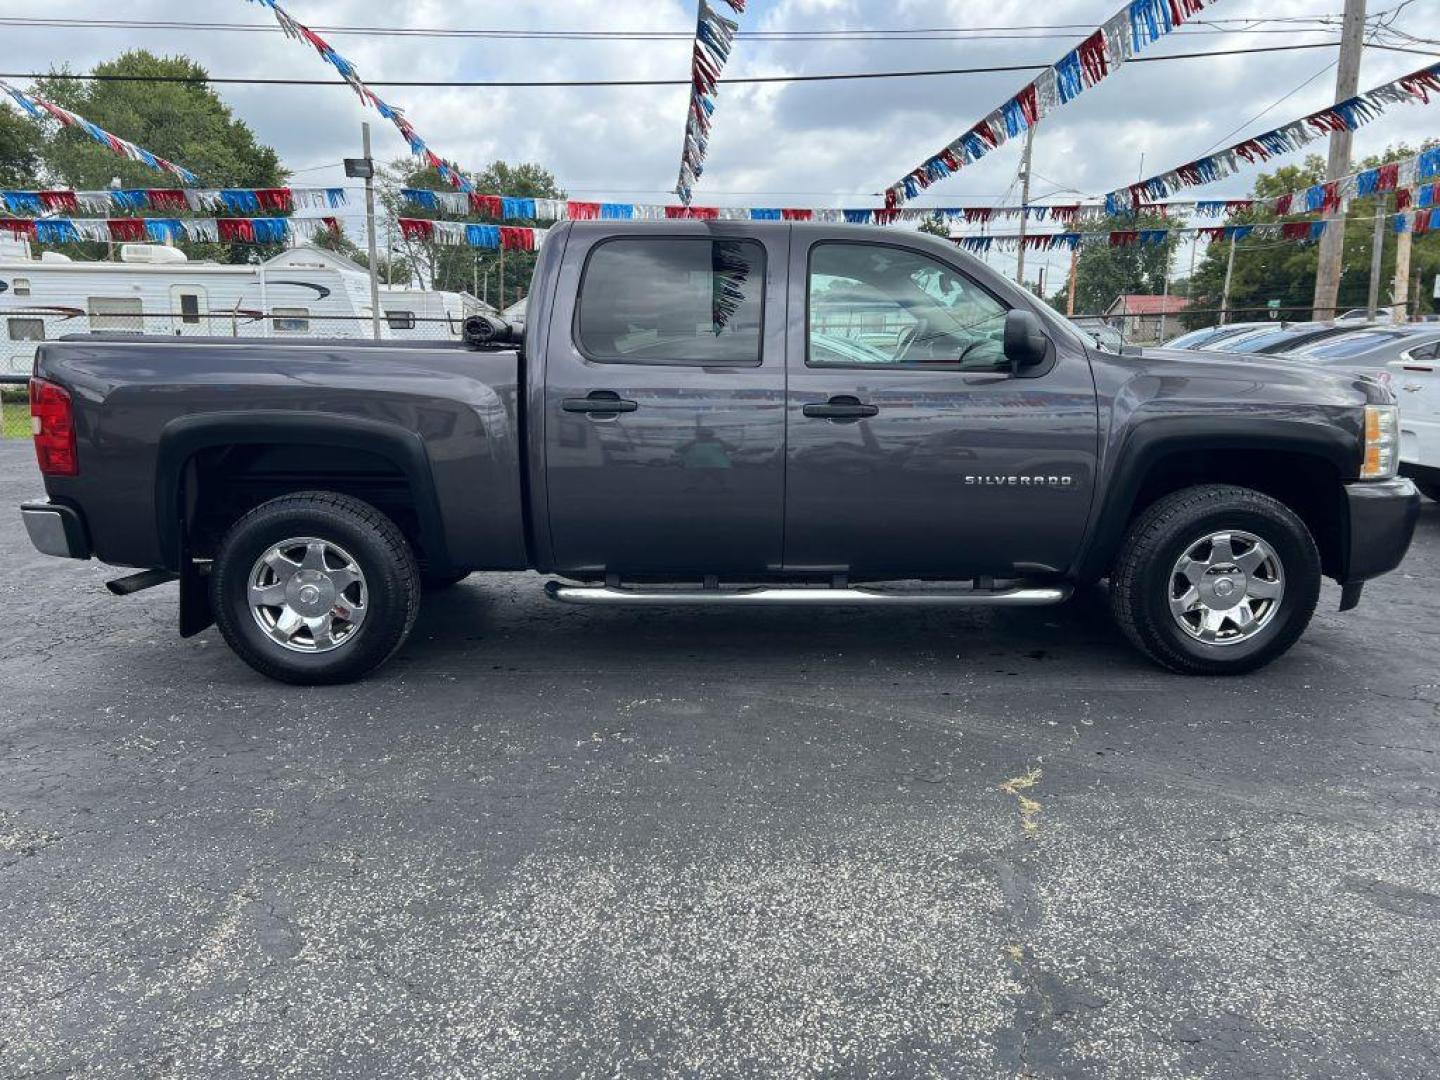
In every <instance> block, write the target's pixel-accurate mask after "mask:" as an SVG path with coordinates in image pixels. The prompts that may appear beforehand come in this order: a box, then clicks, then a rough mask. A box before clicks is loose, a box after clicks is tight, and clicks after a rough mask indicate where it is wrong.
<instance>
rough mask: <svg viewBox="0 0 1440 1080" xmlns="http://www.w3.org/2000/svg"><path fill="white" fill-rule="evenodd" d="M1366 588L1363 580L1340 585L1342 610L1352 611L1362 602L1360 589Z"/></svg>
mask: <svg viewBox="0 0 1440 1080" xmlns="http://www.w3.org/2000/svg"><path fill="white" fill-rule="evenodd" d="M1363 588H1365V583H1364V582H1363V581H1352V582H1351V583H1350V584H1349V585H1341V586H1340V610H1341V611H1350V610H1351V609H1352V608H1354V607H1356V606H1357V605H1358V604H1359V603H1360V590H1361V589H1363Z"/></svg>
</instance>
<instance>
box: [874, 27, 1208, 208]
mask: <svg viewBox="0 0 1440 1080" xmlns="http://www.w3.org/2000/svg"><path fill="white" fill-rule="evenodd" d="M1213 3H1215V0H1131V2H1130V3H1128V4H1126V5H1125V6H1124V7H1123V8H1121V9H1120V10H1119V11H1117V12H1116V13H1115V14H1114V15H1112V16H1110V18H1108V19H1106V20H1105V22H1104V23H1103V24H1102V25H1101V26H1099V27H1097V28H1096V29H1095V30H1094V31H1093V32H1092V33H1091V34H1090V36H1089V37H1087V38H1086V39H1085V40H1084V41H1082V42H1081V43H1080V44H1079V45H1078V46H1076V47H1075V48H1074V49H1072V50H1070V52H1068V53H1066V54H1065V55H1064V56H1063V57H1061V59H1060V60H1059V62H1058V63H1056V64H1055V65H1054V66H1053V67H1050V68H1047V69H1046V70H1045V71H1044V72H1042V73H1041V74H1040V76H1039V77H1038V78H1037V79H1035V81H1034V82H1032V83H1030V84H1028V85H1027V86H1025V87H1024V88H1023V89H1021V91H1020V92H1019V93H1018V94H1016V95H1015V96H1014V97H1012V98H1011V99H1010V100H1009V101H1006V102H1005V103H1003V104H1002V105H1001V106H1000V107H999V108H997V109H995V110H994V111H993V112H992V113H990V115H989V116H986V117H985V118H984V119H983V120H981V121H980V122H979V123H977V124H976V125H975V126H974V127H972V128H971V129H970V130H969V131H967V132H965V134H963V135H961V136H960V137H959V138H958V139H956V140H955V141H954V142H952V143H950V145H949V146H946V147H945V148H944V149H942V150H941V151H940V152H939V153H937V154H934V155H932V156H931V157H929V158H927V159H926V160H925V161H923V162H921V163H920V165H919V166H917V167H916V168H914V169H912V170H911V171H910V172H909V173H907V174H906V175H905V176H903V177H901V178H900V179H899V180H897V181H896V182H895V183H894V184H892V185H890V187H889V188H888V189H887V190H886V192H885V205H886V206H887V207H896V206H899V205H900V204H901V203H903V202H905V201H906V200H907V199H913V198H915V197H916V196H917V195H918V194H919V193H920V192H921V191H922V190H924V189H925V188H928V187H929V186H930V185H931V184H933V183H934V182H935V181H937V180H942V179H944V178H945V177H947V176H949V175H950V174H951V173H954V172H956V171H958V170H959V169H961V168H964V167H965V166H966V165H969V164H970V163H971V162H974V161H977V160H978V159H980V158H982V157H984V156H985V155H986V154H988V153H989V152H990V151H991V150H994V149H995V148H996V147H997V146H999V145H1000V144H1001V143H1004V142H1006V141H1008V140H1010V139H1013V138H1015V137H1016V136H1017V135H1019V134H1021V133H1022V132H1024V131H1025V130H1026V129H1027V128H1029V127H1030V126H1031V125H1032V124H1034V123H1036V122H1037V121H1038V120H1039V119H1040V118H1041V117H1043V116H1046V115H1048V114H1049V113H1051V112H1052V111H1054V110H1055V109H1056V108H1057V107H1059V106H1060V105H1064V104H1066V103H1067V102H1070V101H1072V100H1074V99H1075V97H1077V96H1078V95H1079V94H1080V93H1081V92H1083V91H1084V90H1086V89H1087V88H1089V87H1091V86H1094V85H1095V84H1096V83H1098V82H1100V81H1101V80H1102V79H1105V78H1107V77H1108V76H1110V75H1112V74H1114V73H1115V71H1116V70H1117V69H1118V68H1119V67H1120V65H1121V64H1123V63H1125V61H1127V60H1129V59H1130V58H1131V57H1133V56H1135V55H1136V54H1138V53H1139V52H1141V51H1142V50H1143V49H1144V48H1145V47H1146V46H1148V45H1152V44H1154V43H1155V42H1156V41H1159V40H1160V39H1161V38H1162V37H1164V36H1165V35H1166V34H1168V33H1170V32H1171V31H1172V30H1174V29H1175V28H1176V27H1178V26H1181V25H1183V24H1184V23H1185V21H1186V20H1187V19H1190V18H1192V17H1193V16H1195V15H1199V14H1200V13H1201V12H1202V11H1204V9H1205V8H1206V7H1207V6H1208V5H1210V4H1213Z"/></svg>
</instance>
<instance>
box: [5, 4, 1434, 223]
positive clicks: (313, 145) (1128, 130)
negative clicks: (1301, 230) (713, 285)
mask: <svg viewBox="0 0 1440 1080" xmlns="http://www.w3.org/2000/svg"><path fill="white" fill-rule="evenodd" d="M1115 3H1116V0H1053V2H1052V3H1049V4H1046V5H1036V4H1034V3H1033V2H1030V0H991V2H988V3H985V4H977V3H975V2H974V0H940V2H937V0H923V2H922V0H752V2H751V5H750V6H751V11H750V12H749V13H748V14H747V15H746V16H744V17H743V23H744V25H746V26H752V27H757V28H764V29H766V30H786V29H789V30H794V29H812V30H813V29H828V28H836V27H862V26H863V27H902V26H937V25H945V26H970V27H974V26H982V25H983V26H997V25H1020V24H1031V23H1036V22H1045V23H1079V24H1086V25H1093V24H1094V23H1096V22H1097V21H1098V20H1100V19H1101V18H1103V17H1105V16H1106V15H1108V14H1109V13H1110V11H1111V10H1112V9H1113V7H1114V6H1115ZM288 6H289V7H290V9H291V11H292V13H293V14H294V15H295V16H296V17H297V18H300V19H302V20H304V21H305V22H307V23H309V24H311V25H315V26H320V25H330V24H337V23H340V24H376V23H387V24H392V23H401V24H404V25H409V26H451V27H467V28H473V27H497V28H512V29H520V28H538V29H550V30H554V29H571V28H576V29H589V30H614V29H650V30H686V29H689V28H690V27H691V26H692V25H693V19H694V8H693V5H692V0H645V2H634V3H628V4H616V3H613V2H610V3H602V2H600V0H574V2H571V3H567V4H565V5H557V4H545V5H543V6H542V5H535V6H527V5H516V4H513V3H502V2H500V0H447V2H446V3H443V4H442V3H439V2H437V0H416V2H414V3H411V4H409V5H406V6H405V7H403V8H401V7H398V6H389V7H387V8H382V7H380V6H378V5H375V4H373V3H364V2H362V0H292V2H291V3H290V4H289V5H288ZM1335 6H1337V5H1335V4H1333V3H1329V4H1327V3H1325V2H1324V0H1268V2H1264V0H1249V2H1248V3H1235V4H1233V5H1225V6H1223V7H1221V6H1217V7H1216V8H1214V9H1213V13H1214V14H1215V16H1216V17H1221V16H1222V14H1223V16H1226V17H1236V16H1246V15H1267V16H1274V15H1281V14H1308V13H1313V12H1314V11H1316V10H1319V9H1323V8H1333V7H1335ZM1419 7H1420V5H1416V9H1418V8H1419ZM537 8H538V9H539V10H537ZM5 14H6V15H8V16H26V15H31V16H46V17H62V18H63V17H68V18H85V17H94V16H95V15H96V14H97V9H96V8H95V6H94V4H93V3H82V2H80V0H43V2H42V0H12V2H11V3H9V4H7V5H6V11H5ZM124 15H125V17H127V18H137V19H177V18H178V19H184V20H187V21H216V22H247V23H252V24H257V25H266V24H268V22H269V20H270V16H269V13H268V12H266V11H265V10H264V9H263V8H262V7H260V6H259V5H258V4H247V3H241V2H239V0H228V2H227V0H195V2H193V3H189V4H186V5H184V6H183V7H177V5H174V4H173V3H163V2H161V0H133V2H132V3H130V4H128V5H127V6H126V7H125V9H124ZM1408 17H1409V28H1410V29H1412V30H1415V31H1416V32H1420V31H1421V30H1422V29H1423V27H1422V26H1421V25H1420V22H1419V21H1420V18H1421V16H1420V15H1419V14H1416V15H1412V16H1408ZM1401 25H1402V26H1404V25H1406V23H1404V22H1402V24H1401ZM1295 40H1304V39H1302V38H1299V36H1298V35H1267V34H1223V35H1222V34H1187V35H1186V36H1185V37H1184V38H1183V39H1182V38H1177V39H1175V40H1173V41H1172V42H1168V43H1166V44H1165V45H1164V46H1162V47H1161V48H1163V49H1164V50H1165V51H1182V50H1183V51H1187V52H1188V51H1199V50H1202V49H1228V48H1246V47H1256V46H1259V45H1270V44H1276V43H1284V44H1290V43H1293V42H1294V41H1295ZM332 43H333V44H334V45H335V46H336V47H337V48H338V49H339V51H340V52H341V53H342V54H344V55H346V56H348V57H349V58H350V59H351V60H353V61H354V62H355V63H356V64H357V66H358V67H359V69H360V72H361V74H362V76H363V77H365V78H367V79H369V80H371V81H382V80H385V79H444V78H470V79H487V78H495V79H526V78H536V79H578V78H599V79H606V78H611V79H613V78H677V79H683V78H685V77H686V76H687V75H688V66H689V44H688V42H687V41H684V40H670V41H665V42H658V43H657V42H604V43H596V42H568V41H550V42H542V41H534V40H519V41H496V40H494V39H464V38H460V39H456V38H449V39H433V38H413V37H380V36H376V37H356V36H349V35H346V36H339V35H337V36H335V37H334V38H333V39H332ZM1069 44H1070V42H1067V40H1065V39H1063V38H1042V39H1031V40H1014V39H998V40H996V39H992V40H976V39H973V38H972V39H968V40H964V41H942V42H935V41H863V42H856V41H847V42H807V43H804V44H795V43H778V42H765V41H758V40H754V39H750V40H746V39H744V38H742V39H741V41H740V42H739V44H738V45H737V48H736V52H735V56H734V58H733V60H732V62H731V66H730V68H729V73H730V74H734V75H740V74H772V73H785V72H804V73H821V72H834V71H874V70H881V69H891V68H903V69H921V68H934V67H968V66H991V65H1000V64H1012V63H1022V62H1027V61H1038V62H1042V63H1044V62H1050V61H1053V60H1054V59H1056V58H1058V57H1059V56H1060V55H1061V53H1062V52H1064V50H1065V49H1066V48H1068V47H1069ZM140 46H144V47H148V48H150V49H152V50H155V51H158V52H166V53H175V52H183V53H186V54H188V55H190V56H193V57H194V58H195V59H197V60H198V61H200V62H201V63H202V64H204V65H206V66H207V67H208V68H209V70H210V71H211V72H212V74H216V75H227V76H248V75H255V76H272V77H273V76H303V77H325V76H326V75H327V74H328V72H329V69H328V68H327V67H326V65H324V64H323V62H322V61H321V60H320V59H319V57H317V56H316V55H315V54H314V53H313V52H311V51H310V50H309V49H308V48H307V47H304V46H302V45H300V44H298V43H296V42H292V41H287V40H285V39H284V38H282V37H280V36H279V35H278V34H268V33H267V34H237V33H221V32H204V33H201V32H182V31H166V30H145V31H142V30H135V29H129V30H126V29H106V30H91V29H86V30H63V31H62V30H39V29H20V28H7V29H6V30H5V33H4V34H3V37H0V69H3V70H7V71H25V70H34V69H42V70H43V69H46V68H49V67H50V66H51V65H58V64H61V63H68V64H69V65H70V66H71V67H73V68H76V69H85V68H88V67H89V66H91V65H93V64H94V63H96V62H97V61H100V60H103V59H106V58H109V57H111V56H114V55H115V54H117V53H119V52H121V51H123V50H125V49H127V48H134V47H140ZM1157 51H1158V50H1157ZM1333 55H1334V53H1333V51H1328V50H1313V51H1302V52H1292V53H1275V54H1270V55H1262V56H1243V57H1221V58H1215V59H1210V60H1185V61H1175V62H1172V63H1167V64H1158V63H1157V64H1135V65H1132V66H1129V67H1127V68H1126V69H1125V70H1124V71H1122V72H1120V73H1119V74H1118V75H1116V76H1115V77H1114V78H1113V79H1112V80H1109V81H1107V82H1105V83H1103V84H1101V85H1100V86H1098V87H1095V88H1094V89H1092V90H1089V91H1087V92H1086V93H1085V94H1084V95H1082V96H1081V97H1080V98H1079V99H1077V100H1076V101H1075V102H1074V103H1073V104H1071V105H1069V106H1067V107H1065V108H1063V109H1062V110H1060V111H1059V112H1058V113H1056V114H1054V115H1053V116H1052V117H1051V118H1049V119H1047V121H1046V122H1045V124H1044V125H1043V126H1042V128H1041V129H1040V132H1039V134H1038V137H1037V141H1036V171H1037V173H1038V174H1039V175H1041V176H1044V177H1046V178H1049V179H1050V180H1053V181H1055V183H1056V185H1057V186H1061V187H1073V188H1076V189H1079V190H1081V191H1086V192H1098V191H1103V190H1105V189H1107V188H1111V187H1115V186H1118V185H1120V184H1124V183H1127V182H1129V181H1131V180H1133V179H1134V178H1135V175H1136V170H1137V168H1138V164H1139V158H1140V154H1142V153H1143V154H1144V155H1145V163H1146V171H1147V172H1154V171H1159V170H1162V169H1166V168H1169V167H1171V166H1173V165H1175V164H1178V163H1180V162H1182V161H1186V160H1189V159H1191V158H1194V157H1196V156H1198V155H1199V154H1201V153H1203V152H1204V151H1205V150H1207V149H1208V148H1209V147H1210V146H1211V144H1212V143H1213V142H1215V141H1216V140H1217V139H1219V138H1220V137H1222V136H1224V135H1226V134H1227V133H1228V132H1229V131H1230V130H1231V129H1232V128H1234V127H1235V126H1236V125H1238V124H1240V123H1241V122H1243V121H1245V120H1246V119H1248V118H1249V117H1251V116H1253V115H1254V114H1255V113H1257V112H1259V111H1260V109H1261V108H1263V107H1264V106H1265V105H1268V104H1270V103H1271V102H1272V101H1274V100H1275V99H1276V98H1278V97H1280V96H1281V94H1283V93H1285V92H1286V91H1288V90H1290V89H1292V88H1293V87H1294V86H1296V85H1297V84H1299V83H1300V82H1301V81H1302V80H1303V79H1304V78H1306V77H1307V76H1309V75H1311V74H1313V73H1314V72H1315V71H1317V70H1318V69H1320V68H1321V67H1322V66H1324V65H1325V64H1326V63H1328V62H1329V61H1330V60H1331V59H1333ZM1422 62H1423V61H1422V59H1421V58H1419V57H1416V56H1408V55H1400V54H1395V53H1386V52H1380V51H1378V50H1371V51H1370V52H1369V53H1368V54H1367V56H1366V58H1365V64H1364V67H1363V69H1362V76H1361V86H1362V88H1365V87H1368V86H1371V85H1374V84H1375V83H1376V82H1379V81H1382V80H1384V79H1387V78H1392V77H1394V76H1396V75H1398V74H1401V73H1403V72H1405V71H1408V70H1412V69H1414V68H1417V67H1419V66H1421V64H1422ZM1024 81H1025V75H1024V73H1021V72H1009V73H1002V74H990V75H976V76H947V77H934V78H920V79H906V80H873V81H871V80H865V81H855V82H826V83H811V84H766V85H760V86H728V87H725V88H723V89H722V92H721V97H720V101H719V105H718V109H717V114H716V121H715V133H714V137H713V139H712V143H711V151H710V157H709V161H708V165H707V171H706V175H705V177H704V179H703V181H702V183H701V186H700V188H699V196H698V198H699V199H700V201H702V202H703V201H706V200H707V199H713V200H714V201H716V202H727V203H737V204H743V203H747V202H748V203H770V204H777V205H783V204H787V203H788V204H791V205H805V204H806V203H824V202H832V201H834V200H833V199H831V198H827V197H825V196H823V195H820V194H816V193H835V196H834V198H835V199H840V200H841V201H852V200H854V199H855V198H856V197H857V196H860V195H862V194H863V193H867V192H875V191H878V190H880V189H881V188H882V187H883V186H884V185H885V184H886V183H888V182H890V181H893V180H894V179H895V178H896V177H898V176H900V175H901V174H903V173H904V172H906V171H908V170H909V169H910V168H912V167H913V166H914V165H916V164H918V162H919V161H920V160H921V158H922V157H924V156H925V155H927V154H929V153H931V152H933V151H934V150H936V149H937V148H938V147H939V146H941V145H943V144H944V143H945V142H946V141H948V140H949V139H951V138H953V137H954V136H956V135H958V134H959V133H960V132H961V131H963V130H964V129H965V128H967V127H968V126H969V125H970V124H971V123H973V122H974V121H975V120H976V119H977V118H978V117H980V116H981V115H983V114H984V113H986V112H988V111H989V110H990V109H991V108H993V107H994V106H996V105H997V104H999V103H1000V102H1001V101H1002V100H1004V99H1005V98H1006V97H1008V96H1009V95H1010V94H1011V93H1013V92H1014V91H1015V90H1016V89H1018V88H1019V87H1020V86H1021V85H1022V84H1023V82H1024ZM220 92H221V94H222V96H224V97H225V98H226V100H227V101H229V102H230V103H231V104H232V106H233V107H234V108H235V110H236V112H237V113H238V114H239V115H240V116H242V117H243V118H244V119H245V120H246V121H247V122H249V124H250V125H251V127H252V128H253V129H254V130H255V132H256V134H257V135H258V137H259V138H260V139H262V140H263V141H265V142H268V143H270V144H271V145H273V146H275V147H276V149H277V150H278V151H279V152H280V154H281V156H282V157H283V159H284V160H285V162H286V163H287V164H288V165H289V166H290V167H291V168H294V169H297V170H301V169H310V168H311V167H313V166H317V165H323V164H325V163H334V162H338V161H339V160H340V158H341V157H343V156H346V155H354V154H355V153H356V152H357V142H358V125H359V123H360V121H361V120H362V119H370V120H371V121H372V125H373V127H374V130H375V140H376V142H375V145H376V152H377V154H378V155H379V156H398V155H400V154H402V153H403V152H404V145H403V143H402V142H401V140H400V137H399V135H398V134H397V133H395V132H394V131H393V130H390V129H389V128H388V126H387V125H386V124H385V122H384V121H383V120H381V119H380V118H379V117H378V116H377V115H375V114H374V113H367V112H366V111H365V110H364V109H362V107H361V105H360V103H359V102H358V101H357V100H356V98H355V97H354V95H353V94H351V93H350V92H349V91H348V90H347V89H345V88H343V87H338V86H337V87H255V86H251V87H238V86H226V87H222V88H221V89H220ZM379 92H380V93H381V94H382V96H384V97H385V98H387V100H390V101H392V102H393V103H394V104H396V105H399V106H402V107H404V108H405V109H406V110H407V112H408V115H409V116H410V118H411V121H412V122H413V123H414V125H415V127H416V129H417V130H418V131H419V132H420V133H421V135H422V136H423V137H424V138H425V139H426V140H428V141H429V142H430V143H431V145H432V146H433V148H434V149H435V150H436V151H437V152H439V153H441V154H442V155H444V156H447V157H450V158H453V159H455V160H458V161H460V162H461V163H462V164H464V165H467V166H470V167H475V168H480V167H483V166H484V165H485V164H486V163H488V162H489V161H491V160H493V159H495V158H497V157H504V158H508V159H511V160H516V159H529V160H535V161H538V162H540V163H542V164H544V165H545V166H547V167H548V168H550V169H552V170H553V171H554V172H555V173H556V174H557V176H559V177H560V178H561V180H562V181H563V182H565V183H566V184H567V185H568V186H570V188H571V190H572V191H573V192H574V193H576V194H577V195H579V194H583V195H585V196H586V197H593V198H603V197H614V198H633V199H637V200H645V199H649V200H654V201H662V200H663V199H664V195H663V191H664V189H666V188H668V187H669V185H670V184H671V183H672V182H673V180H674V176H675V171H676V165H677V160H678V153H679V144H680V136H681V128H682V124H683V120H684V109H685V102H686V91H685V89H684V87H679V86H677V87H646V88H619V87H616V88H566V89H560V88H547V89H531V88H511V89H465V88H448V89H429V88H386V89H381V90H380V91H379ZM1332 93H1333V76H1332V75H1331V74H1329V73H1326V74H1325V75H1322V76H1321V77H1320V78H1318V79H1316V80H1315V81H1314V82H1313V83H1312V84H1311V85H1310V86H1309V87H1307V88H1306V89H1305V90H1303V91H1301V92H1300V93H1298V94H1296V95H1295V96H1294V97H1293V98H1291V99H1290V100H1288V101H1286V102H1285V103H1284V104H1283V105H1281V106H1279V107H1278V108H1277V109H1276V110H1275V111H1274V112H1272V113H1270V114H1269V115H1268V116H1267V117H1266V118H1265V119H1264V120H1262V121H1260V122H1259V123H1257V124H1255V125H1253V126H1252V127H1251V128H1250V129H1247V132H1248V131H1254V130H1263V129H1264V128H1265V127H1267V126H1270V125H1271V124H1272V123H1275V122H1279V121H1283V120H1286V119H1289V118H1291V117H1293V116H1296V115H1299V114H1301V113H1303V112H1305V111H1308V110H1310V109H1314V108H1318V107H1320V106H1322V105H1324V104H1326V103H1327V102H1328V101H1329V100H1330V98H1331V95H1332ZM1435 109H1440V105H1436V106H1431V110H1435ZM1431 110H1426V109H1422V108H1418V107H1411V108H1406V107H1394V108H1392V109H1391V110H1390V113H1389V115H1387V116H1386V117H1385V118H1384V119H1382V120H1381V121H1379V122H1377V123H1375V124H1373V125H1372V126H1370V127H1368V128H1365V129H1362V130H1361V132H1360V133H1358V134H1357V137H1356V152H1357V154H1364V153H1368V152H1371V151H1374V150H1377V149H1380V148H1382V147H1383V146H1384V145H1386V144H1387V143H1390V142H1397V141H1400V140H1402V139H1404V140H1408V141H1410V142H1411V143H1412V144H1414V143H1417V142H1418V141H1419V140H1420V139H1421V138H1423V137H1424V136H1425V135H1427V134H1429V133H1433V132H1434V131H1435V130H1436V113H1435V112H1433V111H1431ZM120 134H124V133H123V132H121V133H120ZM1242 134H1243V133H1242ZM1018 157H1019V148H1018V146H1007V147H1003V148H1001V149H1000V150H999V151H997V152H995V153H994V154H993V155H992V156H991V157H989V158H987V159H986V160H985V161H983V162H980V163H978V164H977V165H975V166H973V167H971V168H969V169H966V170H964V172H962V173H961V174H960V175H959V176H957V177H954V178H952V179H950V180H947V181H946V182H944V183H943V184H941V185H938V186H937V187H936V188H934V189H932V191H933V192H934V194H935V195H936V196H937V197H938V198H940V199H942V200H944V201H946V202H964V201H969V200H975V201H983V200H984V199H987V198H990V197H992V196H995V195H998V194H1000V193H1002V192H1004V191H1005V190H1006V189H1007V188H1008V187H1009V186H1010V184H1011V183H1012V181H1013V179H1014V173H1015V168H1016V163H1017V161H1018ZM334 175H335V174H334V170H320V171H310V172H302V173H298V174H297V177H296V180H297V182H301V181H307V182H314V181H318V180H331V179H333V177H334ZM1252 178H1253V173H1247V174H1243V175H1241V176H1240V177H1237V178H1235V179H1233V180H1231V181H1229V182H1227V184H1225V185H1223V186H1217V187H1216V188H1215V189H1213V190H1214V191H1215V193H1216V194H1217V195H1224V194H1231V193H1234V192H1238V191H1243V190H1244V189H1245V188H1246V187H1247V186H1248V184H1249V182H1250V180H1251V179H1252ZM1042 190H1045V189H1043V188H1042ZM1207 190H1208V189H1207ZM750 192H763V193H766V194H763V195H750V194H739V193H750ZM731 193H735V194H734V195H733V196H732V195H731Z"/></svg>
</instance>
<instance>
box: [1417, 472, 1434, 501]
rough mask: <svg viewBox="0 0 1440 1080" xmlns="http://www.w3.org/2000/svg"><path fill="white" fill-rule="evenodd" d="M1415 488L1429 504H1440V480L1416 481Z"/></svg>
mask: <svg viewBox="0 0 1440 1080" xmlns="http://www.w3.org/2000/svg"><path fill="white" fill-rule="evenodd" d="M1415 486H1416V487H1417V488H1419V489H1420V493H1421V494H1422V495H1424V496H1425V497H1426V498H1427V499H1429V500H1430V501H1431V502H1440V479H1434V480H1432V479H1429V478H1428V477H1427V478H1426V479H1424V480H1416V481H1415Z"/></svg>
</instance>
